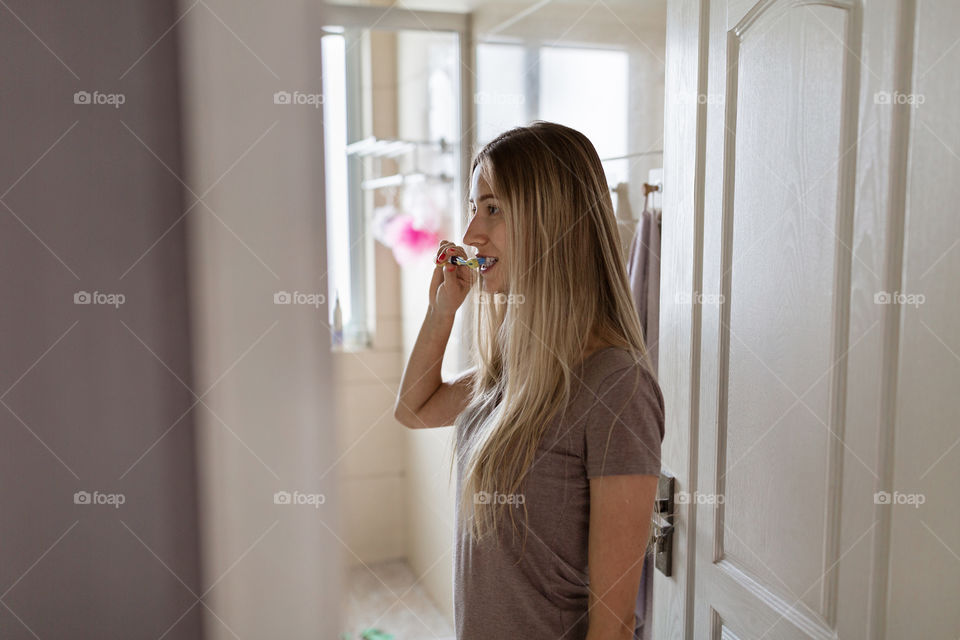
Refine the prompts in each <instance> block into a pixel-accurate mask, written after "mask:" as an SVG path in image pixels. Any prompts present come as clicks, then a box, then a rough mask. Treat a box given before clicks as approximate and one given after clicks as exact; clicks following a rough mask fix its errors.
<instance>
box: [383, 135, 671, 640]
mask: <svg viewBox="0 0 960 640" xmlns="http://www.w3.org/2000/svg"><path fill="white" fill-rule="evenodd" d="M470 209H471V219H470V224H469V226H468V227H467V231H466V233H465V234H464V236H463V242H464V244H468V245H471V246H473V247H475V248H476V250H477V256H483V257H485V258H487V262H486V264H485V265H484V269H483V271H481V272H479V273H478V272H476V271H473V270H472V269H470V268H469V267H467V266H465V265H458V266H454V265H452V264H450V263H449V258H450V257H451V256H453V255H457V256H460V257H461V258H467V257H468V256H467V254H466V252H465V251H464V249H462V248H461V247H458V246H456V245H454V244H453V243H450V242H447V241H443V242H441V243H440V248H439V252H438V257H437V262H438V264H437V267H436V269H435V271H434V275H433V280H432V282H431V283H430V305H429V309H428V312H427V315H426V318H425V319H424V323H423V326H422V328H421V330H420V334H419V336H418V338H417V342H416V344H415V346H414V348H413V351H412V353H411V354H410V360H409V362H408V363H407V366H406V369H405V370H404V373H403V378H402V380H401V383H400V391H399V394H398V397H397V403H396V411H395V415H396V417H397V419H398V420H399V421H400V422H401V423H403V424H404V425H406V426H407V427H410V428H427V427H439V426H444V425H450V424H453V425H454V426H455V434H456V446H455V452H454V453H455V457H456V460H457V463H458V464H457V506H456V513H457V523H456V544H455V549H454V552H455V556H454V557H455V576H454V578H455V584H454V608H455V617H456V627H457V638H458V640H489V639H500V638H503V639H513V638H523V639H524V640H541V639H542V640H547V639H550V640H553V639H556V638H564V639H569V640H580V639H583V638H587V639H588V640H601V639H603V640H609V639H612V638H624V639H627V638H632V637H633V632H634V605H635V601H636V597H637V591H638V587H639V583H640V575H641V569H642V563H643V557H644V552H645V550H646V547H647V544H648V541H649V532H650V519H651V514H652V510H653V501H654V494H655V491H656V484H657V477H658V475H659V473H660V444H661V441H662V439H663V431H664V407H663V396H662V395H661V393H660V388H659V385H658V384H657V381H656V378H655V375H654V373H653V371H652V368H651V367H650V364H649V358H648V357H647V354H646V348H645V345H644V341H643V336H642V330H641V328H640V323H639V319H638V317H637V313H636V310H635V307H634V304H633V301H632V299H631V297H630V289H629V286H628V282H627V277H626V268H625V259H624V256H623V254H622V250H621V248H620V245H619V239H618V233H617V225H616V220H615V218H614V213H613V206H612V203H611V199H610V193H609V188H608V186H607V182H606V179H605V177H604V173H603V168H602V166H601V164H600V158H599V157H598V156H597V152H596V150H595V149H594V147H593V145H592V144H591V143H590V141H589V140H588V139H587V138H586V137H585V136H584V135H583V134H581V133H579V132H577V131H575V130H573V129H570V128H569V127H565V126H561V125H558V124H553V123H548V122H540V121H538V122H534V123H532V124H531V125H530V126H527V127H518V128H516V129H512V130H510V131H507V132H506V133H504V134H502V135H500V136H499V137H498V138H496V139H495V140H493V141H492V142H490V143H489V144H487V145H486V146H485V147H484V148H483V149H482V150H481V151H480V152H479V153H478V154H477V156H476V158H475V159H474V161H473V166H472V176H471V187H470ZM471 289H472V290H473V291H474V304H475V308H476V312H477V313H476V318H477V342H476V345H475V346H474V356H475V362H476V366H475V367H473V368H471V369H470V370H468V371H467V372H466V373H464V374H463V375H461V376H459V377H458V378H457V379H455V380H453V381H450V382H444V381H443V380H442V378H441V375H440V364H441V361H442V359H443V354H444V350H445V348H446V344H447V340H448V338H449V336H450V331H451V329H452V326H453V321H454V317H455V314H456V311H457V309H458V308H459V307H460V305H461V304H462V303H463V301H464V300H465V298H466V296H467V294H468V293H469V292H470V291H471Z"/></svg>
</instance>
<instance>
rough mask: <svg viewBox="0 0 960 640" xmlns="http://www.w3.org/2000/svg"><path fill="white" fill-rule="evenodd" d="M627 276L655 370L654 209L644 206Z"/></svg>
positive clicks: (657, 249) (657, 291)
mask: <svg viewBox="0 0 960 640" xmlns="http://www.w3.org/2000/svg"><path fill="white" fill-rule="evenodd" d="M627 278H628V279H629V280H630V290H631V293H633V302H634V304H635V305H636V308H637V315H638V316H639V317H640V326H641V327H643V338H644V342H645V343H646V346H647V350H648V351H649V353H650V361H651V363H652V364H653V368H654V370H656V369H657V353H658V349H657V342H658V340H659V338H660V326H659V325H660V322H659V318H660V228H659V227H658V226H657V216H656V212H655V211H652V210H651V209H650V208H649V207H644V209H643V213H642V214H641V215H640V224H639V226H638V227H637V231H636V233H635V234H634V236H633V242H632V243H631V245H630V254H629V258H628V259H627Z"/></svg>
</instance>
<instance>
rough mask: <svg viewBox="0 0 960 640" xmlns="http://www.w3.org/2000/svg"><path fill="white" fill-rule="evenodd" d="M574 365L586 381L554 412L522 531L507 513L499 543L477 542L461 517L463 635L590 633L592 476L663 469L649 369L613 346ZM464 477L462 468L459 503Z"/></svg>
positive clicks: (529, 480)
mask: <svg viewBox="0 0 960 640" xmlns="http://www.w3.org/2000/svg"><path fill="white" fill-rule="evenodd" d="M638 370H639V371H640V372H641V373H640V375H641V376H642V377H641V379H640V381H639V383H637V381H636V372H637V371H638ZM574 372H575V373H576V376H578V377H579V378H580V380H578V379H577V377H574V378H573V380H572V384H571V390H570V392H571V400H570V403H569V405H568V408H567V411H566V414H565V415H563V414H564V412H563V411H558V413H557V415H556V416H555V417H554V418H553V419H552V420H551V423H550V425H549V426H548V427H547V430H546V432H545V434H544V437H543V440H542V441H541V443H540V446H539V448H538V450H537V454H536V458H535V460H534V462H533V466H532V467H531V468H530V471H529V472H528V474H527V476H526V478H525V480H524V484H523V486H522V496H523V502H524V505H525V506H526V509H527V517H528V518H529V520H527V521H526V524H525V523H524V522H525V521H524V514H523V507H517V513H516V514H515V520H516V521H517V531H518V533H517V535H514V534H513V528H512V525H511V523H510V518H509V516H506V517H505V521H506V522H505V524H502V526H501V531H500V545H499V546H497V544H496V542H495V541H494V540H492V539H491V538H487V539H486V540H484V541H483V542H482V543H477V542H476V541H474V540H473V539H472V538H471V536H470V532H469V531H468V530H466V528H461V527H460V525H459V523H458V525H457V529H456V533H455V544H454V612H455V618H456V629H457V640H501V639H503V640H512V639H517V638H522V639H523V640H557V639H558V638H562V639H563V640H582V639H583V638H585V637H586V635H587V625H588V622H589V620H588V615H587V606H588V602H589V590H588V588H587V585H588V581H589V575H588V570H587V539H588V534H589V518H590V484H589V479H590V478H593V477H596V476H603V475H619V474H646V475H654V476H656V475H659V474H660V444H661V442H662V441H663V434H664V406H663V395H662V393H661V391H660V386H659V385H658V384H657V382H656V380H655V379H654V377H653V376H652V375H651V374H650V373H649V371H647V369H646V368H644V367H642V366H640V365H639V364H636V363H634V361H633V358H632V356H631V355H630V354H629V352H627V351H626V350H625V349H623V348H621V347H605V348H603V349H600V350H597V351H594V352H593V353H591V354H590V355H589V356H588V357H587V358H586V360H584V361H583V362H581V363H580V364H579V365H577V366H576V367H575V369H574ZM635 384H636V385H638V386H637V388H636V390H635V391H634V389H633V388H634V385H635ZM617 414H620V420H619V421H614V416H616V415H617ZM611 425H612V426H611ZM461 441H462V439H461ZM604 453H606V459H604ZM462 480H463V478H462V470H460V469H458V471H457V501H458V504H457V508H458V510H459V496H460V491H459V490H460V486H461V483H462ZM524 531H525V532H526V549H525V550H524V553H523V554H522V556H521V546H522V543H523V533H524ZM638 535H642V532H638Z"/></svg>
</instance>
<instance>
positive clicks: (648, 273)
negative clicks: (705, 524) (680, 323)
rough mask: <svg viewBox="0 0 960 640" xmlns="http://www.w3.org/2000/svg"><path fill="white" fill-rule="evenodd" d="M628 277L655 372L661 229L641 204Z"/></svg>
mask: <svg viewBox="0 0 960 640" xmlns="http://www.w3.org/2000/svg"><path fill="white" fill-rule="evenodd" d="M627 278H628V279H629V281H630V290H631V293H632V294H633V301H634V304H635V305H636V308H637V315H638V316H639V318H640V326H641V327H642V328H643V337H644V342H645V344H646V347H647V352H648V354H649V356H650V362H651V364H652V365H653V369H654V371H656V370H657V353H658V350H657V342H658V340H659V338H660V228H659V226H658V225H657V215H656V212H655V211H652V210H651V209H650V207H649V206H647V203H646V202H645V203H644V208H643V213H642V214H641V215H640V224H639V226H638V227H637V230H636V233H635V234H634V236H633V242H632V243H631V245H630V253H629V258H628V260H627ZM653 562H654V559H653V552H652V551H649V552H648V553H647V555H646V556H645V557H644V561H643V570H642V572H641V574H640V589H639V590H638V592H637V601H636V606H635V607H634V616H635V617H636V620H635V622H636V627H635V630H634V635H633V637H634V639H635V640H650V638H651V626H652V625H651V624H650V623H649V622H648V620H647V615H648V613H650V612H652V610H653V609H652V604H653Z"/></svg>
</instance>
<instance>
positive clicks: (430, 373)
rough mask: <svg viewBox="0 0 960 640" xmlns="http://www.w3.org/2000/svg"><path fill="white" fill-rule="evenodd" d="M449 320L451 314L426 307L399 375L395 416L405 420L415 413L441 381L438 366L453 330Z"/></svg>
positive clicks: (451, 320)
mask: <svg viewBox="0 0 960 640" xmlns="http://www.w3.org/2000/svg"><path fill="white" fill-rule="evenodd" d="M453 321H454V316H453V315H446V314H443V313H440V312H438V311H437V310H436V309H435V308H434V307H433V305H431V306H429V307H428V308H427V314H426V317H425V318H424V320H423V325H422V326H421V327H420V333H419V334H418V335H417V341H416V343H415V344H414V345H413V350H412V351H411V352H410V359H409V361H408V362H407V366H406V367H405V368H404V370H403V376H402V377H401V378H400V390H399V392H398V393H397V402H396V405H395V406H394V416H395V417H396V418H397V420H400V421H401V422H406V421H405V420H404V418H405V417H410V416H414V415H416V413H417V411H419V410H420V408H421V407H423V405H424V404H426V402H427V400H429V399H430V396H432V395H433V393H434V392H435V391H436V390H437V389H438V388H439V387H440V385H441V384H442V383H443V378H442V377H441V375H440V368H441V366H442V364H443V354H444V352H445V351H446V349H447V342H448V341H449V339H450V332H451V331H452V330H453Z"/></svg>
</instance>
